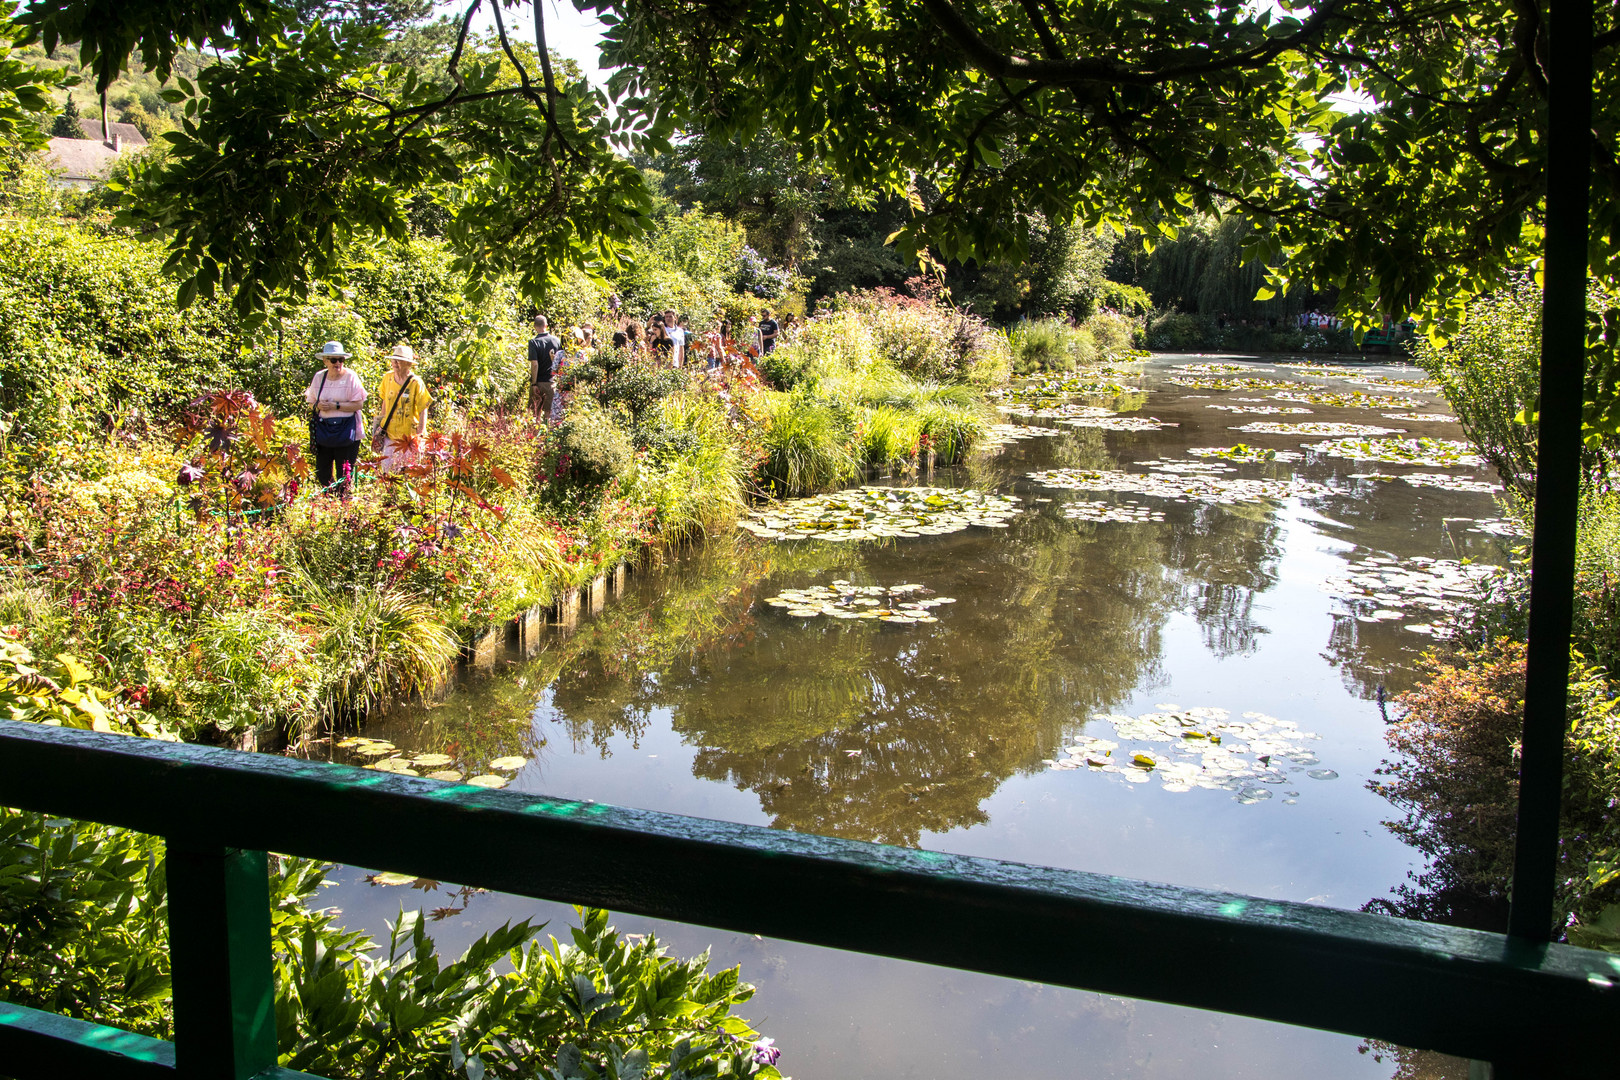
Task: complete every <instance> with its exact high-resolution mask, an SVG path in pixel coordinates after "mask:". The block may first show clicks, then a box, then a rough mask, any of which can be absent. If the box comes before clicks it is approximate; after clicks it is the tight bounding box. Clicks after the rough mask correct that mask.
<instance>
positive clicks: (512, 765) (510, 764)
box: [489, 754, 529, 772]
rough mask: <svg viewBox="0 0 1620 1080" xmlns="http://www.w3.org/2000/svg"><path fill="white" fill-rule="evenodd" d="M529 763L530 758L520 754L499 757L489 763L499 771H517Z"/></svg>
mask: <svg viewBox="0 0 1620 1080" xmlns="http://www.w3.org/2000/svg"><path fill="white" fill-rule="evenodd" d="M528 763H529V759H528V758H526V757H523V756H521V755H518V754H513V755H512V756H510V757H498V758H496V759H495V760H494V761H492V762H490V763H489V767H490V768H492V769H495V770H497V771H498V772H515V771H516V770H518V769H521V768H523V766H525V765H527V764H528Z"/></svg>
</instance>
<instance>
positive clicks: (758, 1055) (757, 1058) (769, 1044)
mask: <svg viewBox="0 0 1620 1080" xmlns="http://www.w3.org/2000/svg"><path fill="white" fill-rule="evenodd" d="M753 1055H754V1064H755V1065H775V1064H776V1059H777V1058H779V1057H781V1056H782V1051H780V1050H778V1049H777V1048H776V1040H775V1039H761V1040H759V1042H757V1043H755V1044H754V1046H753Z"/></svg>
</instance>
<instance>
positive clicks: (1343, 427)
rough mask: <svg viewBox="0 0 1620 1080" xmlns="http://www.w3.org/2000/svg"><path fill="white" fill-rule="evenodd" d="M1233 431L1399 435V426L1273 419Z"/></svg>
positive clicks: (1277, 433) (1292, 433)
mask: <svg viewBox="0 0 1620 1080" xmlns="http://www.w3.org/2000/svg"><path fill="white" fill-rule="evenodd" d="M1232 430H1233V431H1247V432H1250V433H1251V434H1255V435H1399V434H1402V430H1401V429H1400V428H1387V427H1375V426H1373V425H1372V424H1335V423H1330V422H1328V421H1321V420H1316V421H1305V422H1303V423H1298V424H1285V423H1280V422H1278V421H1274V420H1256V421H1255V422H1254V423H1252V424H1244V425H1243V426H1242V427H1235V428H1233V429H1232Z"/></svg>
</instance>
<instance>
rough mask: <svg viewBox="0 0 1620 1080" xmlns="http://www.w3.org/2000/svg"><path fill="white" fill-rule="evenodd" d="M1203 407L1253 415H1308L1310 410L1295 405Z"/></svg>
mask: <svg viewBox="0 0 1620 1080" xmlns="http://www.w3.org/2000/svg"><path fill="white" fill-rule="evenodd" d="M1204 408H1206V409H1220V410H1221V411H1222V412H1232V413H1245V414H1249V415H1253V416H1302V415H1309V414H1310V411H1311V410H1309V409H1302V408H1300V407H1299V406H1297V405H1205V406H1204Z"/></svg>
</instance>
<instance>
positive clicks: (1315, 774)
mask: <svg viewBox="0 0 1620 1080" xmlns="http://www.w3.org/2000/svg"><path fill="white" fill-rule="evenodd" d="M1305 775H1306V776H1308V777H1310V778H1311V779H1312V780H1337V779H1338V778H1339V774H1338V773H1336V772H1334V771H1333V770H1332V769H1311V770H1310V771H1309V772H1307V773H1306V774H1305Z"/></svg>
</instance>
